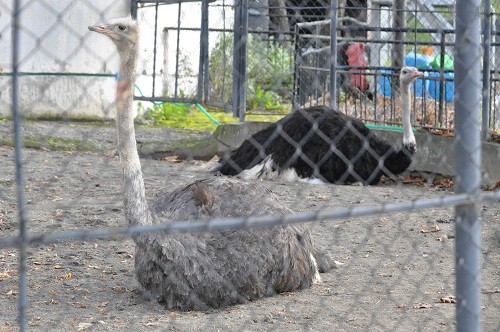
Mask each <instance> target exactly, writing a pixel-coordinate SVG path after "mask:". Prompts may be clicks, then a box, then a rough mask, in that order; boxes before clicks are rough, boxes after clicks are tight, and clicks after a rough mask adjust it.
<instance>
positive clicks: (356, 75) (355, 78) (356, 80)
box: [345, 42, 368, 91]
mask: <svg viewBox="0 0 500 332" xmlns="http://www.w3.org/2000/svg"><path fill="white" fill-rule="evenodd" d="M345 53H346V55H347V64H348V65H349V66H352V67H366V58H367V57H366V53H365V45H364V44H363V43H359V42H356V43H351V44H350V45H349V47H347V50H346V52H345ZM349 72H350V73H351V77H350V78H349V83H350V84H351V85H353V86H355V87H357V88H358V89H359V90H361V91H366V90H368V82H367V81H366V76H365V75H364V73H365V72H366V69H349Z"/></svg>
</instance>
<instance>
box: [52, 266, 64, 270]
mask: <svg viewBox="0 0 500 332" xmlns="http://www.w3.org/2000/svg"><path fill="white" fill-rule="evenodd" d="M54 269H56V270H60V269H62V266H61V265H54Z"/></svg>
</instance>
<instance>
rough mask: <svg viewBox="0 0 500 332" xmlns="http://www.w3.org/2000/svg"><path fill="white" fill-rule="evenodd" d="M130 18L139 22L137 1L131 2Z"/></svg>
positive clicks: (132, 0) (131, 0)
mask: <svg viewBox="0 0 500 332" xmlns="http://www.w3.org/2000/svg"><path fill="white" fill-rule="evenodd" d="M130 16H132V18H133V19H134V20H137V0H130Z"/></svg>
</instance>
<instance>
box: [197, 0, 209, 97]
mask: <svg viewBox="0 0 500 332" xmlns="http://www.w3.org/2000/svg"><path fill="white" fill-rule="evenodd" d="M207 96H208V0H202V2H201V29H200V62H199V65H198V87H197V98H198V101H200V102H201V101H204V100H205V98H207Z"/></svg>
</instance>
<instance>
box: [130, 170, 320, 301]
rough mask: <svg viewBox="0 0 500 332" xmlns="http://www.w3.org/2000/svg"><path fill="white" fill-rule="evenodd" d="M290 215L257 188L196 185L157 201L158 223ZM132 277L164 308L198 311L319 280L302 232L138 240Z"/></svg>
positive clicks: (234, 183) (219, 182)
mask: <svg viewBox="0 0 500 332" xmlns="http://www.w3.org/2000/svg"><path fill="white" fill-rule="evenodd" d="M285 212H289V210H288V209H287V208H286V207H284V206H283V205H282V204H281V203H280V202H279V201H278V200H277V199H276V197H275V196H274V195H273V194H272V193H271V192H270V191H269V190H266V189H265V188H264V187H262V186H260V185H258V184H252V183H247V182H243V181H239V180H234V179H222V178H213V179H208V180H200V181H196V182H194V183H192V184H189V185H187V186H185V187H182V188H179V189H177V190H175V191H173V192H172V193H170V194H167V195H165V196H163V197H161V198H160V199H159V200H157V201H156V202H155V203H154V205H153V213H155V214H156V217H157V218H156V219H157V222H164V223H169V222H172V221H174V220H179V221H181V220H182V221H184V220H185V221H187V222H189V221H190V220H198V219H201V220H207V219H209V218H226V217H236V216H243V215H249V214H253V215H258V214H271V213H274V214H276V213H285ZM135 241H136V243H137V247H136V276H137V279H138V281H139V282H140V284H141V285H142V286H143V288H144V289H145V290H146V291H147V292H148V293H149V294H150V295H151V296H152V297H154V298H155V299H156V300H157V301H159V302H162V303H165V304H166V305H167V307H168V308H171V309H179V310H193V309H195V310H204V309H208V308H219V307H225V306H229V305H232V304H236V303H245V302H247V301H249V300H253V299H257V298H260V297H263V296H270V295H272V294H275V293H280V292H287V291H293V290H297V289H302V288H306V287H309V286H310V285H311V283H312V281H313V278H314V277H315V275H316V273H317V268H316V265H315V262H314V259H313V258H312V251H313V246H312V240H311V236H310V233H309V231H308V230H307V229H305V228H304V226H302V225H284V226H274V227H268V228H247V229H238V230H228V231H223V232H199V233H172V234H142V235H139V236H138V237H136V238H135Z"/></svg>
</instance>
